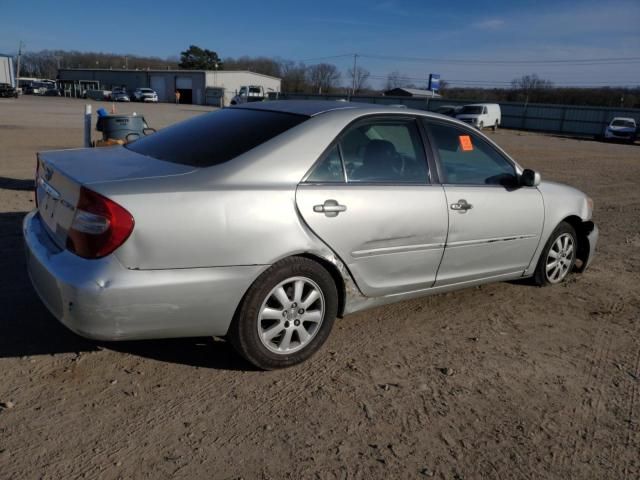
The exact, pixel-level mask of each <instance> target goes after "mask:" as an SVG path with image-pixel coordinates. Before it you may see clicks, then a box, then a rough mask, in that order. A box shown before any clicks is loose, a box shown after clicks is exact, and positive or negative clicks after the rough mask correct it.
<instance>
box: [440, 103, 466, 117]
mask: <svg viewBox="0 0 640 480" xmlns="http://www.w3.org/2000/svg"><path fill="white" fill-rule="evenodd" d="M460 110H462V107H461V106H459V105H442V106H440V107H438V108H436V109H435V110H434V112H435V113H439V114H440V115H446V116H447V117H453V118H455V117H456V115H457V114H458V113H460Z"/></svg>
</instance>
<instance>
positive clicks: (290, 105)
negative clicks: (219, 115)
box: [231, 100, 398, 117]
mask: <svg viewBox="0 0 640 480" xmlns="http://www.w3.org/2000/svg"><path fill="white" fill-rule="evenodd" d="M231 108H246V109H251V110H269V111H271V112H283V113H295V114H298V115H306V116H308V117H313V116H316V115H320V114H322V113H326V112H331V111H335V110H349V109H358V110H365V109H376V110H388V111H393V112H397V111H398V108H397V107H389V106H385V105H377V104H373V103H361V102H346V101H345V102H341V101H333V100H270V101H268V102H253V103H243V104H242V105H235V106H233V107H231Z"/></svg>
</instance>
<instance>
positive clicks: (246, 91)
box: [231, 85, 267, 105]
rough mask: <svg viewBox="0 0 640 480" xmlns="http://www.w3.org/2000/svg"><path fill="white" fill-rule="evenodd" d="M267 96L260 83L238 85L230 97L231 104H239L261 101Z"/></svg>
mask: <svg viewBox="0 0 640 480" xmlns="http://www.w3.org/2000/svg"><path fill="white" fill-rule="evenodd" d="M266 97H267V96H266V95H265V93H264V88H263V87H262V86H261V85H246V86H242V87H240V90H238V92H237V93H236V95H235V97H233V98H232V99H231V105H240V104H242V103H249V102H262V101H263V100H264V99H265V98H266Z"/></svg>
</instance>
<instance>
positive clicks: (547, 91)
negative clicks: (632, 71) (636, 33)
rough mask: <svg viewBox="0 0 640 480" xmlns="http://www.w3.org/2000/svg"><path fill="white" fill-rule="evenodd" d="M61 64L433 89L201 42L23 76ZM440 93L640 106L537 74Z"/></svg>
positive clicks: (53, 55)
mask: <svg viewBox="0 0 640 480" xmlns="http://www.w3.org/2000/svg"><path fill="white" fill-rule="evenodd" d="M60 68H106V69H113V70H117V69H127V68H128V69H140V70H146V69H151V70H154V69H158V70H164V69H167V70H172V69H187V70H194V69H196V70H199V69H201V70H216V69H217V70H250V71H252V72H256V73H261V74H264V75H270V76H274V77H278V78H281V79H282V91H283V92H285V93H307V94H339V95H348V94H350V93H353V89H355V94H356V95H381V94H382V93H383V92H384V91H385V90H391V89H393V88H398V87H400V88H401V87H406V88H422V89H426V88H427V85H426V75H425V81H424V83H417V84H416V83H415V82H414V81H412V80H411V79H410V78H409V77H408V76H407V75H405V74H403V73H402V72H399V71H392V72H390V73H388V74H387V76H386V78H384V79H381V78H380V77H376V79H377V80H378V83H379V84H380V87H381V88H379V89H375V88H374V87H373V86H372V84H371V82H372V79H371V74H370V72H369V71H368V70H367V69H366V68H364V67H362V66H357V67H356V69H355V71H354V70H353V68H349V69H347V71H345V72H341V71H340V69H339V68H338V67H337V66H336V65H334V64H332V63H317V64H311V65H308V64H305V63H304V62H297V61H294V60H287V59H282V58H271V57H263V56H258V57H250V56H241V57H236V58H234V57H225V58H222V57H220V56H219V55H218V53H217V52H215V51H213V50H208V49H203V48H200V47H198V46H195V45H191V46H190V47H189V48H187V49H186V50H184V51H183V52H180V55H179V56H170V57H167V58H160V57H153V56H141V55H122V54H115V53H104V52H80V51H69V50H42V51H39V52H27V53H24V54H23V55H22V58H21V67H20V76H22V77H37V78H51V79H55V78H56V77H57V74H58V69H60ZM354 77H355V78H354ZM440 93H441V94H442V95H443V97H445V98H450V99H452V100H474V101H488V102H489V101H490V102H509V101H513V102H529V103H552V104H569V105H591V106H607V107H634V108H640V88H621V87H620V88H618V87H600V88H577V87H558V86H555V85H554V84H553V83H552V82H550V81H548V80H545V79H541V78H539V77H538V76H537V75H535V74H532V75H525V76H522V77H520V78H517V79H514V80H513V81H512V82H511V86H510V87H505V88H479V87H474V88H472V87H454V86H451V85H449V84H447V82H446V79H443V80H442V81H441V91H440Z"/></svg>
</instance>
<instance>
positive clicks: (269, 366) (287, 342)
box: [228, 257, 338, 370]
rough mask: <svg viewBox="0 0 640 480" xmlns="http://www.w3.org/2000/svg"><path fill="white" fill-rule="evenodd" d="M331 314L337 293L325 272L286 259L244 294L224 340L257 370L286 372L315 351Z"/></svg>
mask: <svg viewBox="0 0 640 480" xmlns="http://www.w3.org/2000/svg"><path fill="white" fill-rule="evenodd" d="M314 290H315V293H314ZM312 294H313V298H310V297H311V295H312ZM283 295H284V297H283ZM316 297H317V298H316ZM279 298H280V299H286V300H283V301H281V300H279ZM284 303H286V305H283V304H284ZM283 307H286V308H283ZM337 313H338V292H337V289H336V285H335V282H334V281H333V278H332V277H331V275H330V274H329V272H327V270H325V269H324V268H323V267H322V266H321V265H320V264H318V263H316V262H314V261H312V260H309V259H307V258H302V257H291V258H287V259H285V260H282V261H281V262H278V263H276V264H274V265H272V266H271V267H270V268H269V269H268V270H266V271H265V272H264V273H262V274H261V275H260V276H259V277H258V279H257V280H256V281H255V282H254V283H253V285H252V286H251V287H250V288H249V290H248V291H247V293H246V294H245V296H244V298H243V300H242V303H241V304H240V307H239V308H238V311H237V312H236V315H235V317H234V319H233V321H232V323H231V326H230V328H229V335H228V337H229V340H230V341H231V344H232V345H233V346H234V347H235V349H236V350H237V351H238V353H240V354H241V355H242V356H243V357H244V358H246V359H247V360H248V361H249V362H251V363H252V364H253V365H255V366H256V367H258V368H261V369H263V370H273V369H277V368H285V367H290V366H293V365H297V364H299V363H302V362H304V361H305V360H307V359H309V358H310V357H311V356H312V355H313V354H314V353H316V352H317V351H318V350H319V349H320V347H321V346H322V345H323V344H324V342H325V341H326V339H327V338H328V337H329V333H330V332H331V328H332V327H333V323H334V321H335V318H336V315H337Z"/></svg>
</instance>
